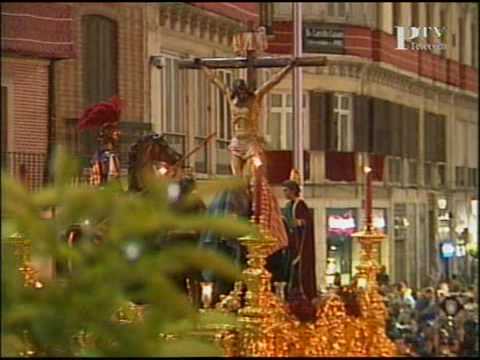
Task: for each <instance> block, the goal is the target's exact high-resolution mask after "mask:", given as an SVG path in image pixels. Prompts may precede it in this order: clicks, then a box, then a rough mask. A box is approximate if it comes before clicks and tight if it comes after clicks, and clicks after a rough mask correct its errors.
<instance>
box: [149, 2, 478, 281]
mask: <svg viewBox="0 0 480 360" xmlns="http://www.w3.org/2000/svg"><path fill="white" fill-rule="evenodd" d="M239 6H241V5H239ZM154 9H155V10H154ZM229 10H231V9H229ZM291 12H292V10H291V4H288V3H264V4H261V5H260V4H259V5H258V8H253V7H252V8H248V9H245V8H243V9H242V10H241V11H240V10H238V9H237V11H236V12H233V13H232V12H230V11H228V10H225V9H224V8H223V9H222V8H221V6H220V4H211V5H209V6H202V7H198V6H195V4H193V5H192V4H188V5H187V4H171V5H169V6H157V5H155V6H152V11H151V12H149V15H150V20H149V34H148V36H147V37H148V39H149V40H148V43H149V48H148V54H149V55H162V56H163V57H164V58H165V63H164V64H165V66H164V67H163V68H162V69H157V68H152V69H151V72H150V78H151V85H150V91H151V94H150V96H151V104H152V107H151V119H152V127H153V129H154V130H155V131H157V132H163V133H167V134H168V136H169V138H170V139H171V143H172V144H174V145H175V146H176V147H177V149H178V150H179V151H181V152H188V151H189V150H190V149H192V148H193V147H194V146H195V145H196V144H198V143H200V142H201V141H202V139H204V138H205V137H206V136H207V135H208V134H210V133H212V132H214V131H217V133H218V134H219V135H218V137H217V139H216V141H215V142H212V143H209V144H208V146H207V147H206V148H205V149H202V150H201V151H199V152H197V153H196V154H195V155H194V156H192V157H191V158H190V165H191V166H192V167H193V168H194V169H195V171H196V173H197V176H198V177H199V178H201V179H209V178H214V177H218V176H222V175H228V174H229V173H230V171H229V168H228V159H229V154H228V151H227V149H226V146H227V144H228V140H229V139H230V137H231V130H230V122H229V113H228V107H227V104H226V102H225V99H224V98H223V97H222V95H221V94H220V93H219V91H218V90H217V89H215V88H214V87H213V86H212V85H210V84H208V82H206V79H205V78H204V77H203V74H202V73H201V72H199V71H197V70H178V68H176V66H177V65H176V64H175V62H176V61H178V59H185V58H195V57H231V56H234V55H233V53H232V48H231V35H232V34H233V33H234V32H236V31H239V30H242V29H245V24H246V23H248V22H249V21H252V22H254V23H255V24H260V25H265V26H266V27H267V29H268V32H269V33H270V36H269V48H268V49H267V53H270V54H272V55H277V54H278V55H285V54H291V53H292V50H293V44H292V41H293V24H292V22H291V19H292V16H291ZM255 13H256V14H258V15H257V16H255V15H254V14H255ZM158 14H160V16H158ZM232 14H236V15H237V17H235V15H232ZM238 14H242V15H241V16H238ZM247 14H248V15H249V16H250V17H249V16H247ZM476 16H477V15H476V12H475V9H474V8H472V7H471V5H466V4H448V5H446V4H437V3H432V4H423V3H421V4H418V5H415V4H413V3H412V4H410V3H402V4H401V5H398V4H393V3H368V4H342V3H305V4H304V54H305V55H306V56H308V55H310V54H311V55H318V54H326V55H327V57H328V59H329V65H328V66H326V67H322V68H319V67H317V68H305V69H304V70H303V73H304V103H303V121H304V122H305V131H306V133H308V134H309V136H306V139H305V140H306V141H305V144H304V145H305V158H306V164H305V165H306V166H305V169H306V171H305V179H306V184H305V188H304V196H305V198H306V200H307V202H308V204H309V205H310V206H311V208H312V209H313V213H314V221H315V224H314V225H315V229H316V230H315V231H316V232H315V239H316V258H317V259H318V261H317V265H316V266H317V269H316V272H317V279H318V282H319V284H318V285H319V286H320V287H323V286H325V284H326V282H327V278H326V276H325V274H326V273H327V265H328V270H331V271H339V272H341V273H342V274H343V278H344V279H345V281H348V280H349V279H350V278H351V276H352V275H354V274H355V272H356V269H355V267H356V265H358V263H359V260H360V259H359V249H360V247H359V245H358V244H357V243H355V241H353V240H352V238H351V233H352V232H353V231H356V230H359V229H361V228H362V226H363V223H364V220H363V219H364V211H363V198H364V183H365V181H364V174H363V171H362V169H363V167H364V166H365V165H370V166H371V167H373V170H374V176H375V181H374V199H375V200H374V211H375V214H374V221H375V223H376V226H378V227H380V228H382V229H383V230H384V231H385V233H386V235H387V240H386V241H385V242H384V244H383V245H382V249H381V252H380V253H381V254H380V258H379V260H380V261H381V262H382V263H383V264H384V265H386V267H387V271H388V272H389V273H390V274H391V277H392V280H393V281H402V280H403V281H407V282H408V283H409V284H410V285H411V286H414V287H419V286H422V285H425V284H428V283H431V281H433V280H438V278H439V277H441V276H444V275H445V274H446V272H447V268H446V264H445V263H444V260H443V259H442V258H441V257H440V245H441V244H442V243H443V242H444V241H447V240H454V242H456V241H457V240H458V239H459V238H460V236H459V231H460V232H461V231H463V229H464V228H468V229H469V230H468V235H469V239H470V241H476V230H474V228H475V226H476V225H475V224H476V222H477V220H476V218H475V216H476V215H475V214H476V212H475V211H474V208H473V206H475V204H476V203H475V200H476V199H477V194H476V192H475V191H476V190H475V189H476V187H477V185H478V165H477V163H478V160H477V154H478V152H477V151H478V150H477V144H478V142H477V136H478V135H477V134H478V110H477V104H478V79H477V78H478V57H477V55H476V52H475V51H474V50H475V49H476V47H478V45H476V44H478V40H477V39H476V29H478V18H477V17H476ZM428 24H433V25H432V26H438V27H443V26H445V27H446V28H447V29H448V30H447V31H446V35H444V36H445V39H443V38H442V39H441V41H442V42H443V41H444V42H445V44H444V45H445V49H444V50H442V49H433V50H431V51H428V50H427V51H426V50H421V51H420V50H397V49H395V48H396V47H397V40H396V32H395V28H394V27H395V26H414V25H417V26H419V27H420V26H429V25H428ZM459 24H463V28H460V27H459ZM462 29H463V30H462ZM430 42H436V41H434V39H433V40H432V39H431V38H426V39H419V40H418V45H417V47H420V45H422V44H423V45H425V44H429V43H430ZM460 44H462V46H460ZM274 71H275V70H259V74H260V78H261V80H260V82H261V81H263V80H266V79H268V78H269V77H270V76H271V75H272V73H273V72H274ZM221 73H222V78H223V79H224V81H225V82H226V83H230V82H231V81H232V80H233V79H235V78H237V77H238V76H242V75H243V74H242V71H238V70H234V71H229V70H222V71H221ZM291 82H292V79H291V77H287V78H286V79H284V80H283V81H282V82H281V83H280V84H279V85H278V86H277V87H276V88H275V89H274V90H273V91H272V93H271V94H270V96H269V97H268V99H267V101H266V104H265V106H266V107H267V111H266V112H265V114H264V115H265V116H264V119H263V123H262V128H263V130H264V131H265V133H266V138H267V141H268V150H269V152H268V154H269V159H270V162H269V165H268V166H269V173H270V180H271V182H272V183H274V184H276V185H279V184H280V182H281V181H283V180H286V179H287V178H288V174H289V171H290V169H291V167H292V149H293V139H292V130H291V129H292V126H293V115H292V114H293V109H292V103H293V97H292V90H291V89H292V87H291ZM276 191H277V194H278V196H279V198H282V197H283V195H282V193H281V189H280V187H279V186H278V187H276ZM445 204H446V205H445ZM468 261H469V258H468V257H458V258H455V260H450V262H449V264H447V266H448V272H449V273H453V272H459V274H460V275H462V274H463V275H469V274H470V273H471V271H467V270H468V269H471V267H470V264H469V263H468Z"/></svg>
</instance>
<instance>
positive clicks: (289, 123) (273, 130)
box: [266, 93, 308, 150]
mask: <svg viewBox="0 0 480 360" xmlns="http://www.w3.org/2000/svg"><path fill="white" fill-rule="evenodd" d="M307 97H308V95H307V93H304V94H303V111H302V114H303V115H302V117H303V122H304V129H307V124H308V117H307V114H308V111H306V104H307V103H308V98H307ZM268 115H269V116H268V118H267V126H266V129H267V131H266V133H267V137H266V140H267V143H268V145H269V148H270V149H271V150H293V98H292V95H291V94H285V93H282V94H281V93H272V94H271V95H270V112H269V114H268ZM305 133H308V131H305Z"/></svg>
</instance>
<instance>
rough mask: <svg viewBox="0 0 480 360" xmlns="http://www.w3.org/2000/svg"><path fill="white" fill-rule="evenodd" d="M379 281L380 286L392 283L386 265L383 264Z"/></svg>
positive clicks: (378, 276) (378, 277)
mask: <svg viewBox="0 0 480 360" xmlns="http://www.w3.org/2000/svg"><path fill="white" fill-rule="evenodd" d="M377 283H378V286H380V287H381V286H385V285H388V284H389V283H390V277H389V276H388V274H387V268H386V267H385V265H382V267H381V268H380V272H379V273H378V274H377Z"/></svg>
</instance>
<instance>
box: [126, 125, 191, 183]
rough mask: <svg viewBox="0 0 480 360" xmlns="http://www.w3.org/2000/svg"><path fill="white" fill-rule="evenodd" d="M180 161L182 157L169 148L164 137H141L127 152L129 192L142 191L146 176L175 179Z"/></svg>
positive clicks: (154, 135) (157, 135)
mask: <svg viewBox="0 0 480 360" xmlns="http://www.w3.org/2000/svg"><path fill="white" fill-rule="evenodd" d="M181 159H182V155H181V154H179V153H178V152H177V151H175V150H174V149H173V148H172V147H170V145H169V144H168V142H167V140H166V138H165V135H159V134H148V135H145V136H143V137H141V138H140V139H139V140H138V141H137V142H136V143H135V144H133V145H132V146H131V147H130V151H129V165H128V180H129V181H128V182H129V186H128V188H129V190H131V191H142V190H143V189H144V185H145V181H144V176H145V175H146V174H150V175H153V176H160V177H165V178H175V177H177V176H178V173H179V166H178V165H179V164H177V163H178V162H179V160H181Z"/></svg>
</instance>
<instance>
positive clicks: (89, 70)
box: [82, 15, 118, 106]
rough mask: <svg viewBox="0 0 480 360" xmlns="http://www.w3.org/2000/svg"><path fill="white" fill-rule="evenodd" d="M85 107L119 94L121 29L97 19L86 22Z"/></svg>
mask: <svg viewBox="0 0 480 360" xmlns="http://www.w3.org/2000/svg"><path fill="white" fill-rule="evenodd" d="M82 25H83V26H82V27H83V43H84V44H85V45H84V46H85V47H84V49H83V50H84V51H83V66H84V69H85V78H84V83H85V87H84V90H85V102H86V104H85V106H90V105H93V104H95V103H98V102H100V101H105V100H108V99H109V98H110V97H112V96H113V95H117V94H118V84H117V83H118V74H117V73H118V56H117V46H118V44H117V25H116V23H115V22H114V21H112V20H110V19H108V18H106V17H103V16H97V15H87V16H84V17H83V19H82Z"/></svg>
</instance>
